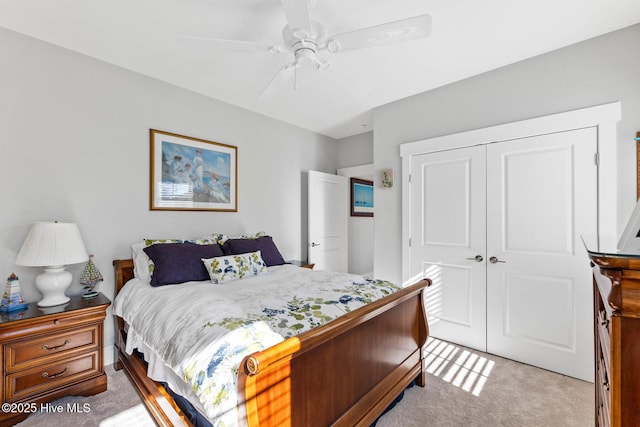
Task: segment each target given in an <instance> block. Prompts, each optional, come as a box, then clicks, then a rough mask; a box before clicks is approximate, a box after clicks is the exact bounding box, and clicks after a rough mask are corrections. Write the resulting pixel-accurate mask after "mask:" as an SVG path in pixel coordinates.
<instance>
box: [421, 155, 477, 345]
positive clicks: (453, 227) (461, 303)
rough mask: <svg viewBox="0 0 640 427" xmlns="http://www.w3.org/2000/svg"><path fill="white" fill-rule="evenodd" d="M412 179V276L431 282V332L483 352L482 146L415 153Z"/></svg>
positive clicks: (429, 316) (428, 290)
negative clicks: (425, 278) (426, 278)
mask: <svg viewBox="0 0 640 427" xmlns="http://www.w3.org/2000/svg"><path fill="white" fill-rule="evenodd" d="M411 181H412V185H411V270H412V272H411V274H412V277H414V278H420V277H428V278H430V279H431V280H432V281H433V285H432V286H430V287H429V288H428V289H427V291H426V301H425V303H426V309H427V316H428V321H429V330H430V334H431V335H432V336H434V337H438V338H441V339H445V340H449V341H452V342H456V343H459V344H462V345H466V346H468V347H472V348H475V349H478V350H483V351H484V350H485V349H486V297H485V296H486V287H485V261H484V254H485V222H486V220H485V209H486V207H485V201H486V196H485V148H484V147H482V146H476V147H470V148H463V149H459V150H451V151H445V152H437V153H429V154H424V155H419V156H414V157H413V159H412V163H411ZM476 256H479V257H480V258H478V259H479V261H477V260H476Z"/></svg>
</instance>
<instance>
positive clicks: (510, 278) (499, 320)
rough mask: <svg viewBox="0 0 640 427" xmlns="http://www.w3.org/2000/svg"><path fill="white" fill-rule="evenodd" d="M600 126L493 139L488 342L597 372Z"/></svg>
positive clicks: (515, 355) (580, 371) (538, 360)
mask: <svg viewBox="0 0 640 427" xmlns="http://www.w3.org/2000/svg"><path fill="white" fill-rule="evenodd" d="M596 136H597V134H596V130H595V129H593V128H589V129H581V130H574V131H567V132H560V133H554V134H548V135H542V136H536V137H531V138H522V139H518V140H512V141H506V142H501V143H495V144H489V145H488V146H487V257H488V258H489V259H491V257H495V258H494V261H495V262H494V263H492V262H489V263H488V264H487V350H488V351H489V352H491V353H495V354H499V355H501V356H504V357H508V358H511V359H514V360H518V361H521V362H525V363H529V364H532V365H535V366H539V367H542V368H546V369H549V370H552V371H555V372H561V373H564V374H566V375H570V376H573V377H577V378H581V379H585V380H592V377H593V359H592V353H593V338H592V330H591V327H590V324H591V320H590V316H591V313H590V311H591V310H590V307H591V298H592V295H591V289H590V287H589V286H585V283H590V280H589V277H590V273H591V272H590V270H589V269H588V268H586V267H585V263H584V259H585V257H586V252H585V249H584V247H583V245H582V244H581V241H580V236H581V235H586V234H589V235H596V234H597V206H596V203H597V197H596V180H597V166H596V164H595V162H594V159H595V153H596V152H597V146H596Z"/></svg>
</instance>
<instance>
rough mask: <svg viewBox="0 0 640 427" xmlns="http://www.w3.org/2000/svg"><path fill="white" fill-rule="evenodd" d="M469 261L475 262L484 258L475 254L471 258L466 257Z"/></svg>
mask: <svg viewBox="0 0 640 427" xmlns="http://www.w3.org/2000/svg"><path fill="white" fill-rule="evenodd" d="M467 259H468V260H469V261H475V262H482V261H483V260H484V258H482V255H476V256H474V257H473V258H467Z"/></svg>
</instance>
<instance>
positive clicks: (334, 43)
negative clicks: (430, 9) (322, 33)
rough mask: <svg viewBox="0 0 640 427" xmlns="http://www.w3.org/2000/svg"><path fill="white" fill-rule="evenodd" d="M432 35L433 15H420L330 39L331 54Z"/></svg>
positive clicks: (328, 45)
mask: <svg viewBox="0 0 640 427" xmlns="http://www.w3.org/2000/svg"><path fill="white" fill-rule="evenodd" d="M429 34H431V15H419V16H414V17H413V18H407V19H401V20H399V21H394V22H388V23H386V24H380V25H375V26H373V27H368V28H362V29H360V30H355V31H349V32H346V33H342V34H337V35H335V36H332V37H329V39H327V43H326V47H327V49H328V50H329V52H332V53H338V52H344V51H346V50H353V49H362V48H366V47H371V46H377V45H380V44H386V43H395V42H399V41H404V40H412V39H418V38H422V37H427V36H429Z"/></svg>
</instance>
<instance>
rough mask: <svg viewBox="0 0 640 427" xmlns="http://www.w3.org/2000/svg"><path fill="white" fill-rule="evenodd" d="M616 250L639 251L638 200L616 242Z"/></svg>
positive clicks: (639, 216)
mask: <svg viewBox="0 0 640 427" xmlns="http://www.w3.org/2000/svg"><path fill="white" fill-rule="evenodd" d="M618 250H620V251H622V252H628V253H640V201H638V202H637V203H636V207H635V208H634V209H633V213H631V217H630V218H629V222H627V226H626V227H625V228H624V231H623V232H622V236H621V237H620V241H619V242H618Z"/></svg>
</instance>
